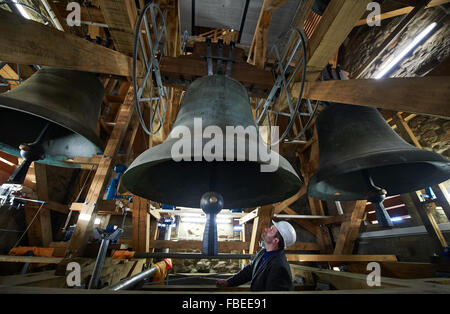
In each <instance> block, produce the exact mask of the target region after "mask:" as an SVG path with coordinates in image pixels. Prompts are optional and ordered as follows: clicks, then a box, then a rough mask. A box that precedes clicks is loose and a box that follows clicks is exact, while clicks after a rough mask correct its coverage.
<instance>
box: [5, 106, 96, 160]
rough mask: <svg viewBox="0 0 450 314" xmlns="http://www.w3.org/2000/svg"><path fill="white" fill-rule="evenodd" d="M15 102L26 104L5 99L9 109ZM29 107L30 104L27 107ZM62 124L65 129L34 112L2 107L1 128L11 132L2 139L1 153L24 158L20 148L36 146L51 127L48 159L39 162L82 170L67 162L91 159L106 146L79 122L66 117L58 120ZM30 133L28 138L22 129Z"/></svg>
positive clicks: (46, 144) (45, 145) (56, 114)
mask: <svg viewBox="0 0 450 314" xmlns="http://www.w3.org/2000/svg"><path fill="white" fill-rule="evenodd" d="M12 101H14V105H15V106H16V107H18V108H20V107H21V106H20V105H21V104H22V103H25V102H24V101H19V100H11V99H7V98H6V97H5V98H4V99H2V104H6V105H8V103H9V102H12ZM25 106H29V104H25ZM55 116H56V117H57V118H56V120H58V121H66V125H64V126H62V125H60V124H59V123H56V122H54V121H52V120H47V119H46V118H43V117H42V116H39V115H38V114H37V113H36V114H35V113H34V112H26V111H23V110H20V109H17V110H16V109H12V108H9V107H6V106H1V105H0V124H1V125H2V127H3V128H5V129H6V130H10V132H9V133H8V136H6V137H5V138H3V139H2V142H1V143H0V150H2V151H4V152H6V153H8V154H12V155H15V156H18V157H20V150H19V145H20V144H22V143H32V142H34V141H35V140H36V138H37V136H38V135H39V134H40V132H41V131H42V129H43V128H44V127H45V125H46V124H47V123H50V126H51V128H50V131H49V136H48V140H46V141H44V143H43V146H44V149H45V152H46V158H45V159H44V160H40V161H39V162H42V163H45V164H48V165H52V166H59V167H65V168H74V167H79V165H76V164H72V163H68V162H65V161H66V160H67V159H71V158H75V157H91V156H92V155H95V154H97V153H99V152H102V151H103V146H104V145H103V143H102V141H101V140H100V138H98V136H97V135H96V134H95V133H93V132H91V131H90V130H89V129H84V130H83V129H82V126H81V125H79V123H77V122H76V121H72V120H70V119H68V118H67V117H64V116H58V113H55ZM21 128H23V129H26V134H24V132H21V131H20V129H21Z"/></svg>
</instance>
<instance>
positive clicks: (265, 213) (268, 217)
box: [248, 205, 274, 254]
mask: <svg viewBox="0 0 450 314" xmlns="http://www.w3.org/2000/svg"><path fill="white" fill-rule="evenodd" d="M273 212H274V208H273V206H272V205H266V206H262V207H261V208H260V209H259V210H258V217H256V218H255V219H254V220H253V229H252V237H251V239H250V246H249V249H248V252H249V254H254V253H256V252H257V251H259V241H260V240H261V235H262V234H263V232H264V229H265V228H268V227H270V225H271V224H272V216H273Z"/></svg>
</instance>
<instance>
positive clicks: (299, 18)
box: [292, 0, 316, 30]
mask: <svg viewBox="0 0 450 314" xmlns="http://www.w3.org/2000/svg"><path fill="white" fill-rule="evenodd" d="M315 1H316V0H304V1H302V2H301V3H300V6H299V8H298V10H297V12H296V13H295V16H294V19H293V21H292V26H293V27H295V28H297V29H300V30H302V29H303V28H304V26H305V21H306V19H307V18H308V15H309V14H310V13H311V11H312V10H311V9H312V7H313V5H314V2H315Z"/></svg>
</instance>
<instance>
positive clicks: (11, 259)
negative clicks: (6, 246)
mask: <svg viewBox="0 0 450 314" xmlns="http://www.w3.org/2000/svg"><path fill="white" fill-rule="evenodd" d="M62 260H63V258H62V257H41V256H12V255H0V262H8V263H39V264H41V263H44V264H58V263H60V262H61V261H62Z"/></svg>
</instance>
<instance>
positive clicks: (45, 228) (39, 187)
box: [33, 163, 53, 246]
mask: <svg viewBox="0 0 450 314" xmlns="http://www.w3.org/2000/svg"><path fill="white" fill-rule="evenodd" d="M34 172H35V175H36V193H37V196H38V199H39V200H42V201H48V200H49V195H48V182H47V165H45V164H42V163H34ZM33 227H34V228H36V232H37V234H38V236H39V238H40V239H39V242H40V243H42V246H48V245H49V244H50V243H51V242H52V241H53V240H52V222H51V216H50V211H49V210H41V212H40V213H39V224H33Z"/></svg>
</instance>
